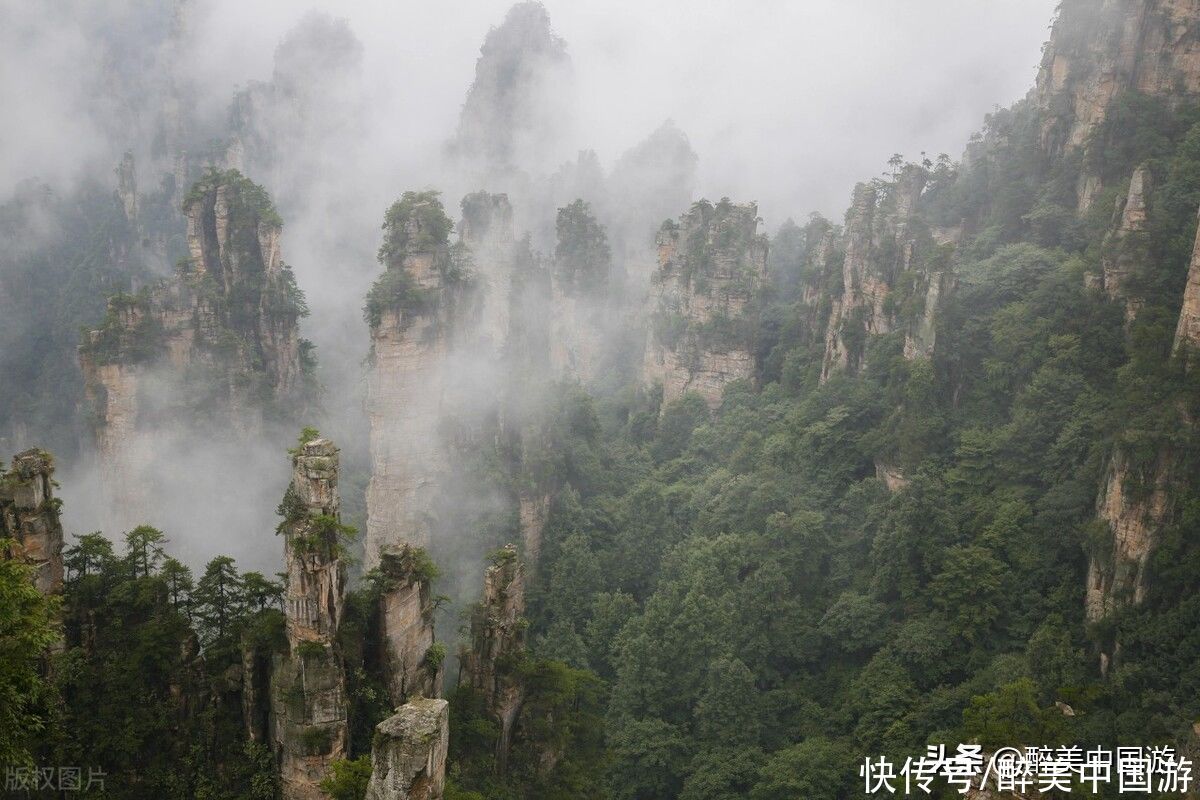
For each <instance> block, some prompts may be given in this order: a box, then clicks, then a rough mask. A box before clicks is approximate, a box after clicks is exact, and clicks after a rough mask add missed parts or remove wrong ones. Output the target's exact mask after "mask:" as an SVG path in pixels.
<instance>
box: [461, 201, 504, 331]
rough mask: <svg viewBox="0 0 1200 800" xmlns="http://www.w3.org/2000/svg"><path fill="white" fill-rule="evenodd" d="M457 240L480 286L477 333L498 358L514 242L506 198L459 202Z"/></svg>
mask: <svg viewBox="0 0 1200 800" xmlns="http://www.w3.org/2000/svg"><path fill="white" fill-rule="evenodd" d="M461 207H462V222H461V223H460V224H459V227H458V232H459V240H460V241H461V242H462V243H463V244H464V245H465V246H466V247H467V248H468V250H469V251H470V253H471V263H472V266H473V268H474V271H475V274H476V276H477V278H478V281H479V283H480V284H481V286H480V295H481V297H480V308H479V322H478V326H479V333H480V335H481V336H483V337H485V338H486V339H487V345H488V346H490V347H492V348H494V350H495V352H496V353H497V354H498V353H500V352H501V351H502V349H503V347H504V344H505V342H506V341H507V340H508V334H509V315H510V312H511V310H512V292H513V270H514V266H515V252H514V245H515V240H514V236H513V212H512V206H510V205H509V202H508V195H506V194H490V193H488V192H473V193H471V194H469V195H467V196H466V197H464V198H463V199H462V206H461Z"/></svg>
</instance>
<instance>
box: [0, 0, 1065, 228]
mask: <svg viewBox="0 0 1200 800" xmlns="http://www.w3.org/2000/svg"><path fill="white" fill-rule="evenodd" d="M63 3H64V6H63V8H64V9H65V8H67V7H68V6H69V7H70V8H71V9H73V10H72V11H71V13H53V11H52V6H57V5H59V4H57V3H56V4H52V6H51V7H47V6H42V5H40V4H27V3H25V2H23V0H0V15H2V18H3V20H4V24H3V25H0V92H2V94H3V96H4V98H5V105H6V113H5V114H4V115H2V116H3V119H0V189H3V190H4V192H5V193H7V191H8V190H9V189H10V188H11V186H12V183H13V182H14V181H15V180H16V179H18V178H20V177H24V176H26V175H28V174H29V173H30V172H36V173H38V174H40V175H42V176H43V177H47V178H50V179H55V178H66V177H70V176H71V175H72V170H73V169H75V168H76V167H77V165H78V164H79V163H81V162H82V161H83V159H84V158H86V157H87V156H88V155H89V154H94V153H95V151H96V150H97V146H96V132H95V130H94V129H93V127H91V126H89V124H88V120H87V119H86V116H85V115H84V114H81V113H79V108H80V107H81V105H82V104H83V102H84V101H85V100H86V98H87V96H88V93H89V92H90V89H89V88H88V86H87V84H86V81H87V79H88V76H90V75H94V74H95V73H96V64H94V63H90V62H89V59H91V58H93V57H94V55H93V50H92V49H90V48H91V47H92V45H91V44H90V43H89V39H94V38H95V37H94V36H91V34H90V33H89V31H90V30H93V29H95V27H96V26H97V25H101V26H106V27H107V28H108V29H109V31H111V29H112V28H113V27H114V26H116V27H121V26H124V27H128V28H136V27H138V26H139V25H142V26H144V25H148V24H150V23H148V22H146V20H147V19H150V18H152V17H154V16H155V15H158V16H159V17H161V16H162V12H161V11H154V10H153V9H154V6H155V4H154V3H152V2H150V1H149V0H120V2H118V0H113V2H112V3H108V2H106V3H100V4H92V3H85V4H83V5H82V6H80V5H79V4H73V3H70V2H69V0H63ZM158 5H159V6H162V7H164V8H165V7H166V4H165V3H159V4H158ZM194 5H195V6H196V7H197V13H196V19H197V24H198V28H199V30H198V33H199V34H200V41H201V43H202V44H201V45H200V46H199V47H198V48H197V50H196V53H195V59H196V62H195V64H194V66H193V74H194V75H195V76H196V77H198V78H201V79H202V80H203V82H204V85H205V86H206V87H207V88H208V89H210V90H211V91H210V92H209V94H208V95H207V97H208V99H209V100H210V101H211V102H213V103H215V104H221V103H227V102H228V98H229V96H230V93H231V91H232V90H233V89H234V88H235V87H236V86H238V85H244V84H245V83H246V82H247V81H248V80H251V79H267V78H269V76H270V73H271V60H272V55H273V53H274V49H275V46H276V45H277V44H278V42H279V40H280V39H281V38H282V37H283V35H284V34H285V33H286V32H287V31H288V30H289V29H290V28H291V27H292V26H293V25H294V24H295V22H296V21H297V20H298V19H299V18H300V17H301V16H303V14H304V13H305V12H306V11H308V10H310V9H313V8H316V9H322V10H325V11H328V12H329V13H332V14H334V15H336V16H343V17H346V18H347V19H348V20H349V22H350V26H351V28H352V29H353V31H354V32H355V34H356V35H357V36H358V37H359V38H360V39H362V41H363V42H364V44H365V48H366V50H365V69H366V77H367V79H368V80H367V85H368V92H369V94H370V97H371V98H372V101H373V102H374V103H375V104H376V108H377V109H378V110H379V111H380V113H381V116H382V117H383V118H384V119H386V120H387V125H386V126H384V130H383V132H382V133H381V134H380V133H379V132H376V135H377V136H380V137H381V138H379V143H380V146H379V148H378V149H379V150H380V153H379V159H380V161H381V165H380V166H381V168H386V169H389V170H395V174H396V179H397V181H398V182H403V183H410V184H412V183H417V182H421V183H435V184H436V182H437V178H438V176H437V175H436V173H433V172H431V171H430V170H431V165H433V164H435V163H436V161H437V159H436V158H433V157H432V156H433V154H435V153H436V152H437V148H438V147H439V146H440V144H441V143H442V142H443V141H444V140H445V138H446V136H447V135H448V134H449V132H450V131H452V130H453V127H454V122H455V119H456V117H457V114H458V109H459V107H460V104H461V103H462V100H463V96H464V93H465V91H466V88H467V86H468V85H469V84H470V82H471V78H472V72H473V69H474V62H475V59H476V57H477V55H478V48H479V45H480V43H481V41H482V40H483V37H484V35H485V33H486V32H487V30H488V28H489V27H490V26H492V25H494V24H496V23H498V22H499V21H500V20H501V19H502V18H503V16H504V13H505V12H506V11H507V9H508V7H509V6H510V5H511V3H510V2H509V0H454V2H452V3H438V2H421V3H413V2H398V1H397V0H318V2H313V3H303V2H300V3H298V2H296V1H295V0H256V1H255V2H246V0H194ZM1055 5H1056V0H793V2H783V1H782V0H757V1H751V0H690V1H689V2H680V1H678V0H654V2H647V1H646V0H615V1H614V0H608V1H607V2H601V1H600V0H547V2H546V6H547V8H548V9H549V12H550V16H551V19H552V20H553V23H554V26H555V28H556V30H557V32H558V33H559V34H560V35H561V36H562V37H563V38H564V39H565V40H566V42H567V45H568V48H569V51H570V54H571V56H572V59H573V62H574V66H575V70H576V75H577V79H578V82H579V86H580V93H581V97H580V102H581V107H582V115H583V121H584V122H585V126H586V130H587V134H586V139H587V141H582V140H581V141H580V142H579V145H580V146H591V147H593V148H594V149H596V150H597V151H598V153H599V155H600V158H601V160H602V161H603V162H604V163H605V164H608V163H611V161H612V160H613V159H614V158H615V157H616V156H617V155H619V153H620V152H621V151H622V150H624V149H625V148H626V147H628V146H630V145H631V144H634V143H635V142H637V141H639V140H641V139H642V138H643V137H644V136H646V135H647V134H648V133H649V132H650V131H651V130H653V129H654V128H655V127H657V126H658V124H659V123H661V122H662V121H663V120H664V119H666V118H673V119H674V120H675V121H676V122H677V123H678V124H679V126H680V127H682V128H683V130H684V131H686V132H687V134H688V135H689V136H690V137H691V140H692V144H693V146H694V147H695V149H696V151H697V152H698V154H699V156H700V169H701V186H700V188H701V191H702V192H703V193H704V194H706V195H708V196H713V197H715V196H720V195H722V194H728V195H730V196H732V197H734V198H735V199H754V200H758V201H759V203H760V207H761V209H762V213H763V215H764V217H765V218H766V220H767V223H768V225H769V226H774V225H775V224H777V223H778V222H779V221H781V220H782V219H783V218H784V217H786V216H788V215H803V214H805V213H807V212H808V211H810V210H813V209H817V210H820V211H822V212H824V213H826V214H829V215H833V216H835V217H839V218H840V215H841V214H842V212H843V210H844V208H845V206H846V205H847V203H848V198H849V194H850V190H851V187H852V185H853V183H854V182H855V181H857V180H861V179H864V178H869V177H871V176H872V175H875V174H877V173H879V172H881V171H882V170H883V168H884V165H885V162H886V161H887V158H888V157H889V156H890V155H891V154H892V153H893V152H901V153H904V154H905V155H908V156H914V157H915V156H916V155H917V154H918V153H919V152H920V151H921V150H925V151H927V152H928V153H930V154H931V155H936V154H937V153H938V152H941V151H945V152H949V153H950V154H951V155H952V156H954V157H956V158H957V157H958V155H959V154H960V153H961V151H962V147H963V145H964V143H965V142H966V139H967V137H968V136H969V135H970V133H971V132H972V131H973V130H976V129H977V128H978V127H979V125H980V122H981V120H982V117H983V115H984V114H985V113H987V112H988V111H989V110H991V108H992V107H993V106H995V105H997V104H1000V105H1007V104H1009V103H1011V102H1013V101H1014V100H1016V99H1018V98H1019V97H1021V96H1022V95H1023V94H1024V93H1025V91H1026V90H1027V89H1028V88H1029V87H1030V86H1031V85H1032V83H1033V80H1034V76H1035V69H1036V65H1037V62H1038V58H1039V51H1040V47H1041V45H1042V42H1043V41H1044V40H1045V39H1046V38H1047V36H1048V26H1049V23H1050V21H1051V17H1052V14H1053V10H1054V6H1055ZM48 8H49V12H48ZM117 8H122V9H124V16H122V15H120V14H117V13H114V12H113V10H114V9H117ZM80 9H85V11H82V12H81V11H80ZM146 9H151V10H150V11H147V10H146ZM60 10H62V9H60ZM80 17H86V19H84V20H82V21H81V19H80ZM137 36H138V32H137V31H136V30H130V31H128V37H129V38H130V39H131V40H136V38H137ZM147 63H148V64H150V63H151V62H150V61H149V60H148V62H147ZM582 138H583V137H581V139H582ZM384 151H391V152H384ZM382 162H387V163H386V165H385V164H383V163H382ZM400 188H403V187H398V188H397V191H398V190H399V189H400Z"/></svg>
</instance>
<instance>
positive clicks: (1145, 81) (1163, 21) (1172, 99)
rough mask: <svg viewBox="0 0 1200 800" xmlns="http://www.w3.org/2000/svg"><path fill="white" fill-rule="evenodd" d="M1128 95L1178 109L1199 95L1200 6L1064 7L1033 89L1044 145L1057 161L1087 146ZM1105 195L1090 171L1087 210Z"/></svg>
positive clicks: (1094, 1)
mask: <svg viewBox="0 0 1200 800" xmlns="http://www.w3.org/2000/svg"><path fill="white" fill-rule="evenodd" d="M1129 92H1138V93H1141V94H1143V95H1149V96H1152V97H1160V98H1164V99H1165V100H1166V101H1167V102H1169V103H1172V104H1177V103H1179V102H1182V101H1184V100H1186V99H1187V98H1189V97H1194V96H1195V95H1197V94H1200V17H1198V15H1197V14H1196V9H1195V7H1194V5H1193V4H1192V3H1190V2H1181V1H1180V0H1069V1H1068V2H1064V3H1063V4H1062V5H1061V8H1060V11H1059V16H1058V18H1057V19H1056V20H1055V23H1054V28H1053V31H1052V33H1051V36H1050V42H1049V44H1047V45H1046V48H1045V50H1044V52H1043V56H1042V64H1041V69H1040V71H1039V73H1038V79H1037V88H1036V89H1035V90H1034V99H1035V102H1036V103H1037V105H1038V107H1039V109H1040V111H1041V113H1042V130H1041V136H1042V146H1043V147H1044V148H1045V149H1046V150H1047V151H1048V152H1049V153H1051V154H1059V153H1062V152H1064V151H1066V150H1071V149H1076V148H1081V147H1085V146H1086V145H1087V144H1088V143H1089V137H1090V136H1091V135H1092V133H1093V132H1094V131H1095V130H1096V128H1097V126H1099V125H1100V123H1102V122H1103V121H1104V120H1105V118H1106V117H1107V115H1108V113H1109V111H1110V109H1111V108H1112V106H1113V103H1114V101H1116V100H1117V99H1118V98H1119V97H1121V96H1122V95H1124V94H1127V93H1129ZM1100 146H1103V143H1101V145H1100ZM1101 188H1102V186H1101V180H1100V176H1099V175H1098V174H1096V173H1095V172H1094V171H1090V170H1088V169H1086V168H1085V169H1084V171H1083V172H1082V173H1081V175H1080V178H1079V185H1078V189H1077V194H1078V200H1079V208H1080V210H1081V211H1083V210H1086V209H1087V208H1088V207H1090V206H1091V204H1092V202H1093V201H1094V199H1095V197H1096V196H1097V194H1098V193H1099V192H1100V189H1101Z"/></svg>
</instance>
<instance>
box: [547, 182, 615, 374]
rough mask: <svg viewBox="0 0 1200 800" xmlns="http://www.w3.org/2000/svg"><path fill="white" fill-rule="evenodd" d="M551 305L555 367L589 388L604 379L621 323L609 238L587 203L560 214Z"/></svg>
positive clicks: (551, 352)
mask: <svg viewBox="0 0 1200 800" xmlns="http://www.w3.org/2000/svg"><path fill="white" fill-rule="evenodd" d="M555 228H556V236H557V242H556V245H555V248H554V266H553V270H552V273H551V274H552V283H551V286H552V291H551V300H550V312H551V323H550V324H551V331H550V365H551V368H552V369H553V371H554V372H555V373H556V374H557V375H560V376H571V377H574V378H577V379H579V380H580V381H581V382H583V383H585V384H587V383H590V382H592V381H594V380H595V379H596V378H598V377H600V376H601V375H602V374H603V371H604V367H605V366H610V367H611V365H606V364H605V361H606V358H605V357H606V355H607V353H606V350H607V348H608V345H609V343H610V342H611V341H612V339H613V338H614V336H613V333H614V331H615V329H616V326H617V320H618V319H619V316H618V315H619V309H618V308H617V307H616V304H615V300H616V297H615V290H616V286H617V283H618V281H617V280H616V276H614V275H613V263H612V253H611V250H610V249H609V244H608V234H607V232H606V231H605V229H604V227H603V226H601V225H600V223H599V222H598V221H597V220H596V217H595V216H594V215H593V213H592V209H591V206H589V205H588V204H587V203H585V202H584V201H583V200H575V201H574V202H573V203H571V204H569V205H567V206H564V207H563V208H560V209H559V210H558V215H557V220H556V225H555Z"/></svg>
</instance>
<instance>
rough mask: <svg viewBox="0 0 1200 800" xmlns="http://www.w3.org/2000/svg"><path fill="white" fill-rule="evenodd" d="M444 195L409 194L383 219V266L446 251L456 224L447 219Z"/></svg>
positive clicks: (381, 246) (380, 249)
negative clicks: (413, 256) (424, 254)
mask: <svg viewBox="0 0 1200 800" xmlns="http://www.w3.org/2000/svg"><path fill="white" fill-rule="evenodd" d="M440 194H441V193H440V192H435V191H432V190H429V191H424V192H405V193H404V194H403V195H402V196H401V197H400V199H399V200H397V201H396V202H394V203H392V205H391V206H390V207H389V208H388V210H387V212H386V213H385V214H384V217H383V231H384V234H383V244H382V245H380V247H379V263H381V264H383V265H384V266H385V267H388V268H391V267H393V266H395V265H397V264H399V262H400V261H401V260H402V259H403V258H404V256H406V255H410V254H412V253H422V252H433V251H435V250H438V249H440V248H445V247H446V246H447V243H448V241H449V238H450V231H452V230H453V229H454V223H453V222H452V221H451V219H450V217H448V216H446V212H445V209H444V208H443V207H442V201H441V200H439V199H438V196H439V195H440Z"/></svg>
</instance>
